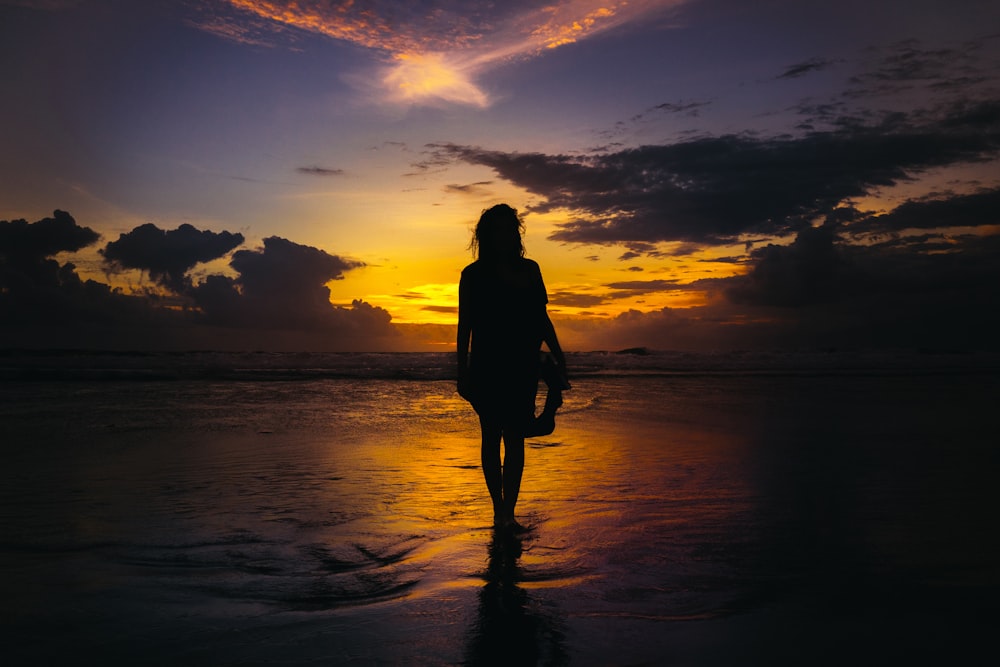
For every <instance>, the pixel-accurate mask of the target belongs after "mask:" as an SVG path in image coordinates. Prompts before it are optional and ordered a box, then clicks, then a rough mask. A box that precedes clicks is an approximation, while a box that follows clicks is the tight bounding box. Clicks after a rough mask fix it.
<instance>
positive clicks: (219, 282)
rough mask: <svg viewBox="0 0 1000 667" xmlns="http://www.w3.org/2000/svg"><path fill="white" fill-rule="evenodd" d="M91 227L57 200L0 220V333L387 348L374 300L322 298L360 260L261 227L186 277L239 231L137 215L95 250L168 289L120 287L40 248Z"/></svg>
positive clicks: (386, 319) (130, 341) (36, 339)
mask: <svg viewBox="0 0 1000 667" xmlns="http://www.w3.org/2000/svg"><path fill="white" fill-rule="evenodd" d="M98 238H99V237H98V235H97V234H96V233H94V232H93V231H92V230H90V229H88V228H86V227H80V226H79V225H77V224H76V222H75V221H74V220H73V218H72V217H71V216H69V214H67V213H62V212H59V211H57V212H56V214H55V216H54V217H53V218H46V219H44V220H39V221H38V222H35V223H32V224H29V223H27V222H25V221H23V220H15V221H12V222H0V322H2V323H3V326H0V345H3V346H14V347H38V346H56V347H81V346H82V347H102V348H103V347H110V348H127V349H144V348H149V347H153V348H180V349H187V348H190V347H198V348H206V347H207V348H214V349H247V348H250V349H312V350H338V349H366V348H370V347H372V346H373V345H375V346H376V347H378V346H382V347H387V348H391V347H392V340H393V339H394V338H395V337H396V336H397V332H396V330H395V329H394V327H393V326H392V325H391V323H390V320H391V317H390V315H389V313H388V312H387V311H385V310H384V309H382V308H378V307H376V306H372V305H371V304H368V303H364V302H363V301H360V300H355V301H353V302H352V304H351V305H350V306H349V307H338V306H334V305H333V304H331V303H330V290H329V288H327V287H326V283H327V282H329V281H330V280H338V279H341V278H343V276H344V274H345V272H347V271H349V270H351V269H353V268H357V267H359V266H361V264H360V263H359V262H355V261H352V260H348V259H344V258H342V257H338V256H336V255H331V254H329V253H327V252H325V251H323V250H321V249H319V248H313V247H310V246H304V245H299V244H297V243H293V242H291V241H288V240H286V239H282V238H279V237H271V238H268V239H265V240H264V246H263V248H260V249H256V250H238V251H236V252H235V253H233V256H232V259H231V261H230V265H231V267H232V268H233V270H234V271H235V272H236V273H237V275H236V276H235V277H230V276H225V275H218V274H212V275H208V276H207V277H205V279H204V280H203V281H202V282H201V283H199V284H194V283H193V281H192V280H191V279H190V278H189V277H188V275H187V272H188V271H189V270H190V268H191V267H193V266H195V265H196V264H197V263H199V262H204V261H209V260H211V259H215V258H218V257H222V256H224V255H225V254H227V253H228V252H230V251H232V249H233V248H234V247H236V246H237V245H239V244H240V243H242V242H243V237H242V236H241V235H239V234H231V233H229V232H221V233H214V232H208V231H199V230H197V229H195V228H194V227H192V226H190V225H182V226H181V227H180V228H178V229H176V230H172V231H164V230H160V229H158V228H157V227H156V226H154V225H151V224H150V225H142V226H140V227H136V228H135V229H133V230H132V231H131V232H129V233H127V234H122V235H121V236H120V237H119V239H118V240H117V241H114V242H112V243H109V244H107V245H106V246H105V248H104V249H103V250H102V251H101V253H102V254H103V256H104V259H105V261H106V262H108V263H112V264H114V265H115V266H117V267H119V268H134V269H142V270H144V271H148V272H149V274H150V275H151V276H152V277H153V278H154V279H155V280H156V281H157V282H158V284H159V285H161V286H162V287H164V288H166V290H169V291H166V292H164V291H156V290H146V291H142V292H138V293H133V294H126V293H124V292H122V291H121V290H120V289H113V288H112V287H111V286H110V285H108V284H105V283H102V282H98V281H94V280H83V279H81V277H80V276H79V274H78V273H77V272H76V267H75V266H74V265H73V264H72V263H69V262H67V263H64V264H60V263H59V262H58V261H56V260H55V259H52V258H51V257H50V256H51V255H55V254H57V253H60V252H66V251H75V250H80V249H81V248H84V247H87V246H88V245H92V244H94V243H96V241H97V240H98ZM376 341H381V343H379V342H376Z"/></svg>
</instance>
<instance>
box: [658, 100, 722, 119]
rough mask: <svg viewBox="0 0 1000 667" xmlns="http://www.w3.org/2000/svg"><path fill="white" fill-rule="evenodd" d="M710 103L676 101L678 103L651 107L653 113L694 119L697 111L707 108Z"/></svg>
mask: <svg viewBox="0 0 1000 667" xmlns="http://www.w3.org/2000/svg"><path fill="white" fill-rule="evenodd" d="M709 104H711V102H702V101H691V102H685V101H678V102H664V103H663V104H657V105H656V106H655V107H653V111H662V112H664V113H671V114H682V115H685V116H689V117H692V118H693V117H696V116H697V115H698V113H699V111H700V110H701V109H702V108H704V107H707V106H708V105H709Z"/></svg>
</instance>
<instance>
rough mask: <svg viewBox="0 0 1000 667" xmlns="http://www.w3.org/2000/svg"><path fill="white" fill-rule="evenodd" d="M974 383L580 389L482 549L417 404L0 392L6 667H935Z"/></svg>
mask: <svg viewBox="0 0 1000 667" xmlns="http://www.w3.org/2000/svg"><path fill="white" fill-rule="evenodd" d="M998 388H1000V380H998V378H997V377H996V376H994V375H948V376H913V377H906V376H889V377H885V376H863V375H856V376H851V377H822V376H819V377H785V376H777V377H768V376H752V377H726V378H721V379H720V378H710V377H690V378H676V377H674V378H669V377H648V378H645V377H643V378H635V377H625V378H622V377H617V378H616V377H608V378H585V379H581V380H578V381H576V382H574V390H573V391H572V392H569V393H567V394H566V399H567V400H566V406H565V409H564V411H562V412H561V413H560V417H559V422H558V427H557V430H556V431H555V433H553V434H552V435H551V436H546V437H543V438H537V439H534V440H533V441H531V444H530V446H529V450H528V453H527V463H526V472H525V479H524V484H523V487H522V493H521V503H520V505H519V514H520V518H521V520H522V521H523V522H524V523H526V524H527V525H528V526H529V527H530V528H531V530H530V532H528V533H527V534H525V535H523V536H521V537H520V538H516V539H515V538H506V537H503V536H497V535H495V534H494V532H493V530H492V528H491V527H490V520H491V511H490V508H489V502H488V499H487V498H486V494H485V488H484V484H483V482H482V477H481V473H480V471H479V468H478V444H477V437H478V435H477V433H478V431H477V427H476V423H475V420H474V418H473V417H472V415H471V413H470V412H469V411H468V410H467V407H466V406H464V405H463V404H462V403H461V402H460V401H459V400H458V399H457V397H455V396H454V395H453V393H452V392H451V387H450V384H449V383H444V382H388V381H387V382H380V383H368V384H366V385H363V386H359V385H356V384H355V385H351V384H350V383H349V382H347V381H343V382H329V381H328V382H314V383H310V382H299V383H285V384H283V383H257V384H254V385H247V386H237V384H236V383H229V384H218V385H211V384H208V383H192V384H190V385H187V384H184V383H159V384H157V383H149V384H146V383H140V382H135V383H104V384H102V385H97V386H91V385H83V384H81V385H78V386H77V385H73V386H70V385H69V384H66V385H63V386H62V387H57V388H53V387H51V386H49V385H45V384H39V383H35V384H32V383H24V384H23V385H15V384H13V383H11V384H7V385H5V386H4V388H3V391H4V396H3V397H4V398H5V399H6V401H5V408H4V412H3V417H4V422H3V423H4V426H3V429H4V430H3V442H4V445H3V448H4V453H5V459H6V464H5V467H4V471H3V473H2V482H3V485H2V486H3V488H2V491H0V497H2V501H3V503H2V507H3V509H2V514H0V517H2V524H0V527H2V530H3V537H2V540H0V570H2V571H3V573H4V574H3V577H4V585H3V588H4V594H3V601H2V602H0V621H2V624H3V627H4V628H5V630H4V632H5V635H6V636H7V640H8V641H7V642H6V648H5V649H4V653H5V659H4V661H5V663H7V664H53V663H57V662H58V663H74V662H75V663H78V664H81V663H102V664H140V663H141V664H182V663H183V664H204V665H209V664H212V665H216V664H233V665H235V664H268V663H271V664H289V665H308V664H407V665H409V664H418V665H419V664H426V665H439V664H440V665H452V664H551V665H559V664H573V665H609V664H611V665H636V664H651V665H653V664H656V665H659V664H680V665H702V664H712V665H715V664H717V665H728V664H736V663H738V664H843V663H845V662H850V663H852V664H885V663H887V662H888V663H890V664H891V663H894V662H897V661H899V660H915V659H919V660H920V661H921V662H924V661H926V660H927V659H937V660H941V661H946V662H949V663H954V662H956V661H958V662H962V661H964V660H965V659H967V658H970V657H971V656H973V655H976V654H977V653H978V652H979V651H980V650H986V649H988V648H989V647H990V642H991V639H990V637H991V636H992V631H993V628H994V627H995V623H996V621H997V620H998V617H1000V614H998V613H997V611H996V610H995V608H996V604H995V600H996V595H997V593H998V589H1000V538H998V537H997V536H996V532H995V530H994V524H995V519H994V516H995V510H996V508H997V506H998V503H997V496H996V491H995V490H994V488H995V480H994V477H995V473H996V472H997V471H998V470H1000V466H998V463H1000V461H998V458H1000V453H998V450H997V448H996V447H995V444H994V441H995V426H994V418H993V414H992V412H991V410H992V409H993V404H994V403H995V398H996V396H997V395H998V392H997V389H998Z"/></svg>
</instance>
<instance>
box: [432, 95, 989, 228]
mask: <svg viewBox="0 0 1000 667" xmlns="http://www.w3.org/2000/svg"><path fill="white" fill-rule="evenodd" d="M918 121H924V118H923V116H908V115H906V114H887V115H884V116H883V117H882V118H881V119H880V121H879V122H878V123H874V124H849V125H845V126H843V127H839V128H836V129H833V130H829V131H824V132H811V133H807V134H805V135H803V136H800V137H777V138H758V137H753V136H746V135H725V136H720V137H703V138H697V139H692V140H689V141H684V142H681V143H675V144H669V145H650V146H641V147H638V148H632V149H625V150H621V151H618V152H615V153H609V154H605V155H592V156H577V155H573V156H571V155H547V154H544V153H518V152H504V151H493V150H487V149H483V148H479V147H473V146H460V145H454V144H445V145H437V146H436V147H435V149H436V155H437V156H438V158H439V159H445V158H450V159H452V160H457V161H462V162H467V163H470V164H479V165H484V166H487V167H490V168H491V169H493V170H494V171H495V172H496V173H497V174H498V175H499V176H500V177H501V178H503V179H505V180H507V181H510V182H512V183H514V184H516V185H518V186H520V187H523V188H525V189H526V190H528V191H529V192H531V193H533V194H536V195H539V196H540V197H542V198H543V200H542V201H541V203H539V204H536V205H535V206H533V207H532V208H531V210H534V211H541V212H545V211H552V210H556V209H565V210H568V211H571V212H573V213H575V214H576V217H575V219H573V220H572V221H571V222H569V223H566V224H564V225H562V226H561V228H560V229H559V230H557V231H556V232H555V233H554V234H552V238H553V239H555V240H559V241H568V242H575V243H593V244H625V245H628V246H630V247H632V246H633V245H634V244H642V243H658V242H663V241H689V242H696V243H719V242H731V241H733V240H735V239H737V238H739V237H740V236H741V235H743V234H747V233H754V234H771V235H773V234H782V233H788V232H794V231H796V230H799V229H802V228H803V227H804V226H806V225H808V224H811V222H812V221H813V220H814V219H815V218H816V217H818V216H824V215H826V214H829V213H830V212H831V211H833V210H834V209H835V208H837V207H838V206H839V205H840V204H841V203H842V202H844V201H845V200H848V199H850V198H853V197H859V196H862V195H864V194H866V193H868V192H869V191H871V190H872V189H873V188H876V187H883V186H891V185H894V184H897V183H900V182H902V181H905V180H907V179H909V178H911V177H912V175H913V174H915V173H919V172H921V171H925V170H929V169H932V168H935V167H944V166H948V165H952V164H956V163H961V162H966V161H976V160H982V159H986V158H988V157H990V158H992V157H995V156H996V154H997V152H998V150H1000V103H997V102H989V103H981V104H966V105H958V106H953V107H951V108H949V109H948V110H947V113H941V114H939V115H938V116H937V117H936V118H935V119H933V120H929V121H925V122H918Z"/></svg>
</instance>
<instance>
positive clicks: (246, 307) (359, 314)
mask: <svg viewBox="0 0 1000 667" xmlns="http://www.w3.org/2000/svg"><path fill="white" fill-rule="evenodd" d="M230 266H232V268H233V269H234V270H236V271H237V272H238V273H239V276H238V277H236V278H228V277H225V276H210V277H209V278H208V279H207V280H206V281H205V282H203V283H202V284H200V285H198V286H197V287H195V288H192V290H191V291H190V294H191V295H192V296H193V298H194V301H195V304H196V305H197V306H198V308H199V309H200V310H201V311H202V312H203V313H204V316H205V318H206V320H207V321H209V322H211V323H213V324H218V325H223V326H240V327H251V328H256V329H306V330H338V329H344V330H347V331H348V332H350V331H355V330H360V329H363V328H364V327H365V326H366V325H368V324H372V323H377V321H378V320H383V319H384V323H385V324H386V325H388V321H389V317H388V313H385V311H383V310H381V309H378V311H380V313H379V314H378V315H376V313H375V312H374V311H370V310H367V309H366V306H367V304H360V302H359V303H356V304H355V305H354V307H352V309H345V308H337V307H334V306H333V305H332V304H331V303H330V290H329V288H328V287H326V283H327V282H329V281H331V280H339V279H342V278H343V276H344V273H345V272H346V271H348V270H350V269H353V268H356V267H359V266H362V265H361V264H360V263H359V262H353V261H350V260H346V259H343V258H341V257H338V256H336V255H330V254H328V253H327V252H325V251H323V250H320V249H319V248H313V247H311V246H304V245H300V244H297V243H293V242H292V241H288V240H286V239H283V238H280V237H277V236H272V237H269V238H266V239H264V247H263V248H261V249H259V250H239V251H237V252H235V253H233V258H232V260H231V261H230ZM368 308H370V306H368ZM355 311H356V312H355ZM382 315H384V317H382ZM383 333H385V332H383Z"/></svg>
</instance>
